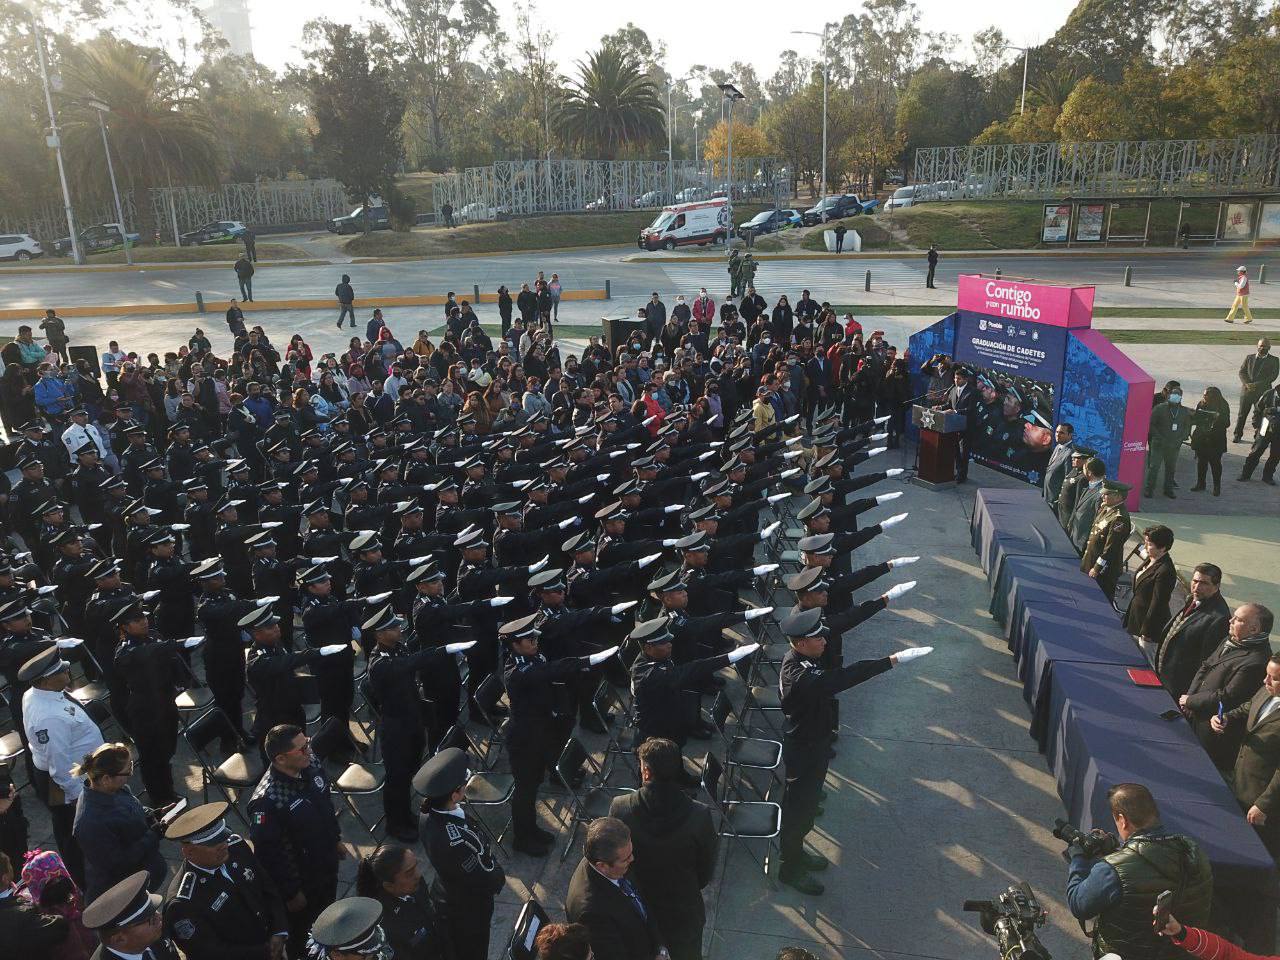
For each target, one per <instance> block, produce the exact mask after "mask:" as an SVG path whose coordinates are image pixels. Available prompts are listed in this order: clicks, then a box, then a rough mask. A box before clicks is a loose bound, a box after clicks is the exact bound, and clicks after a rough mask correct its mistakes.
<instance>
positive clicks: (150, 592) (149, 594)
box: [36, 587, 160, 600]
mask: <svg viewBox="0 0 1280 960" xmlns="http://www.w3.org/2000/svg"><path fill="white" fill-rule="evenodd" d="M57 589H58V588H57V587H41V588H40V589H39V590H37V591H36V593H39V594H42V595H43V594H46V593H53V591H54V590H57ZM158 596H160V591H159V590H148V591H147V592H146V593H144V594H143V595H142V599H143V600H154V599H155V598H156V597H158Z"/></svg>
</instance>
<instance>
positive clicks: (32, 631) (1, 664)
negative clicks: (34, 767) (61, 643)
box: [0, 593, 53, 745]
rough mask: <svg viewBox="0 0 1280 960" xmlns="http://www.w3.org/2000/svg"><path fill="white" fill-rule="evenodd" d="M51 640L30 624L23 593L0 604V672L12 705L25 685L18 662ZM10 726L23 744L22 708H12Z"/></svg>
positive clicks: (29, 613)
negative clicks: (16, 731) (12, 718)
mask: <svg viewBox="0 0 1280 960" xmlns="http://www.w3.org/2000/svg"><path fill="white" fill-rule="evenodd" d="M52 643H53V638H52V637H51V636H50V635H49V634H48V633H46V632H45V631H43V630H40V629H39V628H36V627H33V626H32V625H31V608H30V607H29V606H27V599H26V594H25V593H24V594H19V595H18V596H16V597H14V598H13V599H12V600H9V601H6V602H5V603H4V604H3V605H0V672H3V673H4V678H5V681H6V682H7V683H8V685H9V693H8V695H7V696H8V697H9V701H10V703H11V704H14V705H15V706H16V705H17V704H20V703H21V702H22V695H23V694H24V693H25V692H26V689H27V685H26V684H25V683H24V682H22V680H21V679H20V674H21V672H22V666H23V664H25V663H26V662H27V661H28V660H30V659H31V658H32V657H34V656H35V655H36V654H37V653H43V652H44V651H45V650H47V649H48V648H49V646H50V645H51V644H52ZM11 713H13V714H14V726H15V727H17V730H18V735H19V736H20V737H21V739H22V742H23V744H24V745H25V744H26V742H27V734H26V729H25V728H24V727H23V725H22V716H21V714H22V711H21V710H20V709H13V710H11Z"/></svg>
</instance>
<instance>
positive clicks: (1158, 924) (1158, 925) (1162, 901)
mask: <svg viewBox="0 0 1280 960" xmlns="http://www.w3.org/2000/svg"><path fill="white" fill-rule="evenodd" d="M1172 912H1173V891H1172V890H1165V891H1164V892H1163V893H1161V894H1160V896H1158V897H1156V911H1155V920H1154V921H1153V922H1152V926H1153V927H1154V928H1155V930H1156V931H1157V932H1159V931H1160V930H1163V929H1164V925H1165V924H1166V923H1168V922H1169V915H1170V914H1171V913H1172Z"/></svg>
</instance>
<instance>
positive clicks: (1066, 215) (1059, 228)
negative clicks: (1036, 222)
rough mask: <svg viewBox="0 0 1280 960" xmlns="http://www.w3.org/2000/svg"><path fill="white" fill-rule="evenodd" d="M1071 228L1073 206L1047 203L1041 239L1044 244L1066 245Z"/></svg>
mask: <svg viewBox="0 0 1280 960" xmlns="http://www.w3.org/2000/svg"><path fill="white" fill-rule="evenodd" d="M1070 226H1071V204H1069V203H1046V204H1045V205H1044V227H1043V228H1042V230H1041V232H1040V239H1041V240H1042V241H1043V242H1044V243H1066V242H1067V231H1068V229H1069V228H1070Z"/></svg>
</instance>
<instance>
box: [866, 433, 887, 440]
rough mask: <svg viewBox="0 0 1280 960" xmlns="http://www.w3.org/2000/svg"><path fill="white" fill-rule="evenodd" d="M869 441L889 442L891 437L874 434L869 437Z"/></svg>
mask: <svg viewBox="0 0 1280 960" xmlns="http://www.w3.org/2000/svg"><path fill="white" fill-rule="evenodd" d="M867 439H868V440H888V439H889V435H888V434H887V433H873V434H872V435H871V436H869V437H867Z"/></svg>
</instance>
